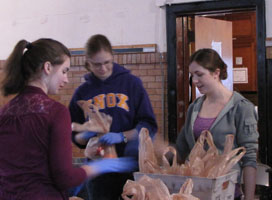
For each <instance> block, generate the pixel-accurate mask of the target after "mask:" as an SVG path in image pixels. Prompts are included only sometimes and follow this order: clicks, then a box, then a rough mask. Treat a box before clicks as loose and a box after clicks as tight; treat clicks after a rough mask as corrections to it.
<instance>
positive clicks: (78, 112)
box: [69, 90, 86, 149]
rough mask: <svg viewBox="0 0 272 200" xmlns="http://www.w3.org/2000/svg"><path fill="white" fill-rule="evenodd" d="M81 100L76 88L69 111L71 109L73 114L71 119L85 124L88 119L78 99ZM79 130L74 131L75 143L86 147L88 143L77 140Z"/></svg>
mask: <svg viewBox="0 0 272 200" xmlns="http://www.w3.org/2000/svg"><path fill="white" fill-rule="evenodd" d="M78 100H81V98H80V97H79V95H78V91H77V90H76V92H75V93H74V95H73V97H72V100H71V101H70V104H69V111H70V115H71V121H72V122H77V123H79V124H83V123H84V122H85V121H86V120H85V118H84V113H83V111H82V109H81V108H80V107H79V106H78V104H77V101H78ZM76 133H77V132H74V131H73V132H72V141H73V143H74V144H75V145H76V146H78V147H79V148H81V149H84V148H85V147H86V145H81V144H78V143H77V142H76V141H75V135H76Z"/></svg>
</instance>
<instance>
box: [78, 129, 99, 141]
mask: <svg viewBox="0 0 272 200" xmlns="http://www.w3.org/2000/svg"><path fill="white" fill-rule="evenodd" d="M95 136H97V133H95V132H91V131H86V132H83V133H81V135H80V138H82V139H84V140H89V139H90V138H92V137H95Z"/></svg>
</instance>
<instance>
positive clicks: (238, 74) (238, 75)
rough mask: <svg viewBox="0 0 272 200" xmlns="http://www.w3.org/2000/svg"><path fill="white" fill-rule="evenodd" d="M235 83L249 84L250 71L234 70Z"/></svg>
mask: <svg viewBox="0 0 272 200" xmlns="http://www.w3.org/2000/svg"><path fill="white" fill-rule="evenodd" d="M233 83H234V84H235V83H248V71H247V68H246V67H241V68H233Z"/></svg>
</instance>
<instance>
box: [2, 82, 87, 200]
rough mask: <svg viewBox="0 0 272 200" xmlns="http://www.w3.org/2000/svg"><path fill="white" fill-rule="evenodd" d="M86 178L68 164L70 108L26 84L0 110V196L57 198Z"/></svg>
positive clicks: (12, 199) (5, 198)
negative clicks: (22, 89) (24, 87)
mask: <svg viewBox="0 0 272 200" xmlns="http://www.w3.org/2000/svg"><path fill="white" fill-rule="evenodd" d="M85 179H86V173H85V171H84V170H83V169H81V168H74V167H73V166H72V144H71V119H70V115H69V111H68V109H67V108H66V107H65V106H63V105H62V104H60V103H58V102H56V101H54V100H52V99H50V98H49V97H48V96H47V95H46V94H45V93H44V92H43V91H42V90H41V89H40V88H37V87H32V86H28V87H27V88H26V89H25V90H24V91H23V92H22V93H20V94H19V95H18V96H16V97H15V98H14V99H12V100H11V101H10V102H9V103H8V104H7V105H5V106H4V107H3V108H1V110H0V199H1V200H19V199H22V200H26V199H28V200H44V199H47V200H61V199H68V198H67V196H66V192H65V191H67V190H68V189H69V188H70V187H74V186H76V185H79V184H80V183H82V182H83V181H84V180H85Z"/></svg>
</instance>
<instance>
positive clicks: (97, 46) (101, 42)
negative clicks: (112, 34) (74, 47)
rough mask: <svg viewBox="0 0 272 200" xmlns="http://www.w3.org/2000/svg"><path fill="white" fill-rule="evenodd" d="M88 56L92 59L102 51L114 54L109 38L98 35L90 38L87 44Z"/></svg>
mask: <svg viewBox="0 0 272 200" xmlns="http://www.w3.org/2000/svg"><path fill="white" fill-rule="evenodd" d="M85 48H86V56H87V57H92V56H94V55H95V54H96V53H98V52H99V51H101V50H104V51H107V52H109V53H111V54H112V46H111V43H110V41H109V40H108V38H107V37H106V36H104V35H101V34H97V35H93V36H92V37H90V38H89V40H88V41H87V43H86V47H85Z"/></svg>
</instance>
